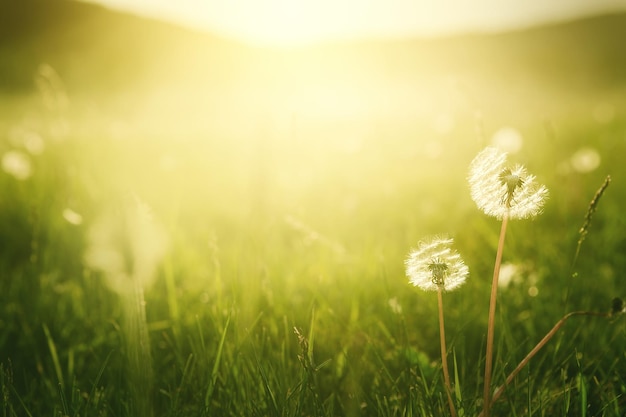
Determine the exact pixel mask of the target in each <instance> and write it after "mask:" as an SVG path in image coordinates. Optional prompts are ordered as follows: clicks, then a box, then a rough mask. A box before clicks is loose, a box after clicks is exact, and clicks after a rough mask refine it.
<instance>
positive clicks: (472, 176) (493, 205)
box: [468, 147, 548, 219]
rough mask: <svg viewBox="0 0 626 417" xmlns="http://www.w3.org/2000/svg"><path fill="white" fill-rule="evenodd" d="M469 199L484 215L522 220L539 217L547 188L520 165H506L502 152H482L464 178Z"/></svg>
mask: <svg viewBox="0 0 626 417" xmlns="http://www.w3.org/2000/svg"><path fill="white" fill-rule="evenodd" d="M468 182H469V185H470V192H471V196H472V200H474V202H475V203H476V205H477V206H478V208H479V209H481V210H482V211H484V212H485V214H487V215H489V216H493V217H497V218H498V219H501V218H503V217H504V215H505V214H506V215H508V217H509V218H510V219H525V218H529V217H534V216H536V215H537V214H539V213H540V212H541V210H542V208H543V204H544V202H545V200H546V198H547V197H548V189H547V188H546V187H545V186H544V185H541V184H538V183H537V182H536V178H535V176H534V175H531V174H529V173H528V172H527V171H526V168H525V167H524V166H522V165H516V166H514V167H510V166H508V165H507V159H506V153H504V152H501V151H499V150H498V149H496V148H494V147H487V148H485V149H483V150H482V151H481V152H480V153H479V154H478V155H477V156H476V157H475V158H474V160H473V161H472V162H471V164H470V172H469V176H468Z"/></svg>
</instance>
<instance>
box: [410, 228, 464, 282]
mask: <svg viewBox="0 0 626 417" xmlns="http://www.w3.org/2000/svg"><path fill="white" fill-rule="evenodd" d="M452 243H453V240H452V239H450V238H447V237H445V236H444V237H432V238H429V239H427V240H423V241H421V242H420V243H419V245H418V247H417V249H413V250H412V251H411V252H410V253H409V256H408V258H407V259H406V261H405V266H406V275H407V277H408V278H409V281H410V283H411V284H413V285H415V286H417V287H420V288H421V289H422V290H424V291H438V290H445V291H451V290H454V289H456V288H458V287H459V286H461V285H462V284H463V283H464V282H465V280H466V278H467V275H468V274H469V268H468V267H467V265H465V263H464V262H463V259H461V255H459V254H458V252H456V251H455V250H454V249H452Z"/></svg>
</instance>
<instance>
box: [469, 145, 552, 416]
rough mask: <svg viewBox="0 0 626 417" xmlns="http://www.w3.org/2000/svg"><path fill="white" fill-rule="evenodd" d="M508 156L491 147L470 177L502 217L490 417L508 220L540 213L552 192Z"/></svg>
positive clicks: (484, 204) (478, 194)
mask: <svg viewBox="0 0 626 417" xmlns="http://www.w3.org/2000/svg"><path fill="white" fill-rule="evenodd" d="M506 159H507V155H506V154H505V153H503V152H500V151H499V150H498V149H496V148H493V147H487V148H485V149H484V150H482V151H481V152H480V153H479V154H478V155H477V156H476V157H475V158H474V160H472V163H471V164H470V172H469V177H468V182H469V184H470V192H471V196H472V199H473V200H474V202H475V203H476V205H477V206H478V208H479V209H481V210H482V211H483V212H484V213H485V214H487V215H489V216H493V217H496V218H498V219H501V220H502V226H501V229H500V238H499V241H498V249H497V252H496V261H495V265H494V268H493V279H492V283H491V296H490V300H489V319H488V322H487V352H486V355H485V380H484V383H485V385H484V390H483V407H484V414H485V416H486V417H489V410H490V398H489V397H490V393H491V374H492V370H493V340H494V332H495V315H496V300H497V295H498V278H499V276H500V265H501V264H502V252H503V250H504V238H505V235H506V228H507V223H508V221H509V219H525V218H528V217H534V216H536V215H537V214H539V212H540V211H541V209H542V207H543V203H544V201H545V198H546V197H547V195H548V190H547V188H546V187H545V186H543V185H539V184H537V183H536V182H535V177H534V176H533V175H530V174H528V173H527V172H526V168H524V167H523V166H522V165H516V166H515V167H513V168H511V167H509V166H508V165H507V161H506Z"/></svg>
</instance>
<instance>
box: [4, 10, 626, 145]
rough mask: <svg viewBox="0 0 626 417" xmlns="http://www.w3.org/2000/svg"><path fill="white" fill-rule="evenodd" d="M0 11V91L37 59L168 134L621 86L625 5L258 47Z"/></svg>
mask: <svg viewBox="0 0 626 417" xmlns="http://www.w3.org/2000/svg"><path fill="white" fill-rule="evenodd" d="M0 7H2V10H0V91H1V92H4V93H12V94H19V95H23V94H28V93H29V92H32V91H34V89H35V83H34V81H33V80H34V77H35V74H36V73H37V69H38V68H39V66H40V65H41V64H42V63H45V64H47V65H49V66H51V67H52V68H54V69H55V71H56V72H57V73H58V74H59V75H60V77H61V79H62V80H63V83H64V86H65V88H66V89H67V91H68V94H69V95H70V97H72V98H73V99H74V101H75V102H80V101H81V100H82V99H81V97H82V98H83V99H85V100H87V101H88V102H90V103H93V102H97V103H98V104H99V106H100V107H102V106H105V105H106V106H107V107H109V108H111V109H114V112H122V113H128V111H127V110H125V109H129V108H134V109H142V110H141V112H142V114H141V115H138V116H137V117H139V118H143V119H144V120H159V121H168V122H169V123H170V124H171V125H175V126H176V129H177V130H180V129H182V127H181V126H191V125H194V126H197V128H196V130H197V129H200V130H201V129H203V127H202V126H200V125H204V127H207V126H210V127H211V128H219V127H220V126H221V127H222V128H224V129H229V130H231V131H232V130H233V129H235V130H236V129H238V128H239V127H240V126H241V124H240V123H239V122H238V121H239V120H241V119H242V118H246V119H248V120H257V121H258V120H259V119H264V118H267V117H268V115H269V116H270V117H276V115H278V116H277V117H280V118H282V119H283V120H284V121H283V122H281V123H283V124H289V123H291V119H292V118H293V117H294V115H299V117H303V118H304V119H313V120H351V121H352V123H361V124H362V123H364V122H366V121H367V123H372V121H375V120H378V121H381V122H382V123H384V124H385V125H394V126H399V125H400V124H402V123H404V124H413V123H415V120H416V119H419V118H427V119H429V120H432V119H433V118H437V117H439V116H438V115H441V114H444V116H445V114H450V113H460V114H462V115H465V116H464V117H465V118H466V122H467V123H472V122H471V120H469V119H471V117H472V116H470V115H472V114H475V113H476V112H477V111H479V112H482V113H487V114H489V115H491V116H492V117H494V118H500V119H504V118H508V119H509V120H511V121H516V120H517V121H518V122H520V120H519V119H520V118H521V117H522V116H523V117H525V118H526V119H527V120H537V119H542V118H546V117H553V116H554V115H555V114H557V113H567V114H570V113H575V112H577V111H578V112H580V111H581V110H580V109H579V108H581V107H582V111H587V112H588V111H589V108H587V107H588V106H593V105H595V103H599V102H603V101H606V100H609V101H615V100H617V101H620V102H621V100H622V99H621V98H620V97H621V96H622V95H623V94H622V92H623V90H624V88H626V53H625V52H624V51H623V47H622V45H621V42H620V40H621V39H626V14H618V15H606V16H596V17H590V18H586V19H581V20H578V21H572V22H565V23H559V24H554V25H550V26H543V27H534V28H528V29H526V30H518V31H513V32H508V33H501V34H467V35H464V36H453V37H446V38H438V39H386V40H385V39H380V40H362V41H355V42H340V43H327V44H321V45H318V46H310V47H302V48H294V49H271V48H260V47H252V46H248V45H244V44H241V43H238V42H235V41H232V40H228V39H224V38H220V37H217V36H213V35H210V34H206V33H201V32H197V31H192V30H188V29H184V28H181V27H177V26H174V25H171V24H166V23H162V22H159V21H155V20H150V19H144V18H139V17H136V16H131V15H127V14H123V13H119V12H114V11H111V10H108V9H105V8H102V7H100V6H96V5H92V4H87V3H81V2H73V1H68V0H24V1H19V2H17V1H16V2H12V3H8V2H3V3H2V6H0ZM83 101H84V100H83ZM120 102H121V103H122V104H123V106H120ZM585 106H587V107H585ZM620 106H621V104H620ZM520 108H523V109H524V110H525V111H524V112H520ZM577 109H578V110H577ZM125 117H126V116H125ZM445 117H447V116H445ZM312 123H314V124H315V123H317V122H312ZM150 124H153V123H152V122H150ZM316 126H317V125H316ZM231 133H232V132H231ZM318 133H319V132H318Z"/></svg>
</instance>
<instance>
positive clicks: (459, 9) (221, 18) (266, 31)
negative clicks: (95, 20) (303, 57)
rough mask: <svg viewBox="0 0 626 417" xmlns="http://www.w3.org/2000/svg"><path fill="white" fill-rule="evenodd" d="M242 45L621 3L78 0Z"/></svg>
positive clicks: (444, 27) (484, 22) (506, 19)
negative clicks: (169, 23) (228, 38)
mask: <svg viewBox="0 0 626 417" xmlns="http://www.w3.org/2000/svg"><path fill="white" fill-rule="evenodd" d="M85 1H91V2H97V3H101V4H104V5H106V6H108V7H112V8H116V9H121V10H130V11H133V12H135V13H138V14H142V15H145V16H150V17H156V18H159V19H164V20H169V21H173V22H178V23H181V24H184V25H188V26H192V27H196V28H200V29H203V30H208V31H210V32H215V33H218V34H221V35H223V36H228V37H234V38H237V39H240V40H243V41H245V42H249V43H255V44H264V45H274V46H276V45H278V46H290V45H299V44H306V43H313V42H319V41H324V40H339V39H355V38H377V37H406V36H416V35H419V36H436V35H441V34H451V33H459V32H468V31H469V32H471V31H485V30H487V31H493V30H502V29H505V28H510V27H523V26H528V25H531V24H536V23H540V22H546V21H550V20H560V19H569V18H571V17H575V16H577V15H583V14H589V13H598V12H602V11H606V10H616V9H622V10H623V9H625V8H626V6H625V5H624V2H623V0H596V1H594V2H590V1H588V0H553V1H550V2H546V1H540V0H531V1H527V2H523V3H520V2H513V1H506V2H500V1H498V0H478V1H474V2H463V1H459V0H448V1H442V2H425V1H423V0H417V1H415V0H389V1H382V0H342V1H339V2H337V1H334V0H317V1H313V0H238V1H232V0H211V1H205V0H180V1H176V2H172V1H169V0H85Z"/></svg>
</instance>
